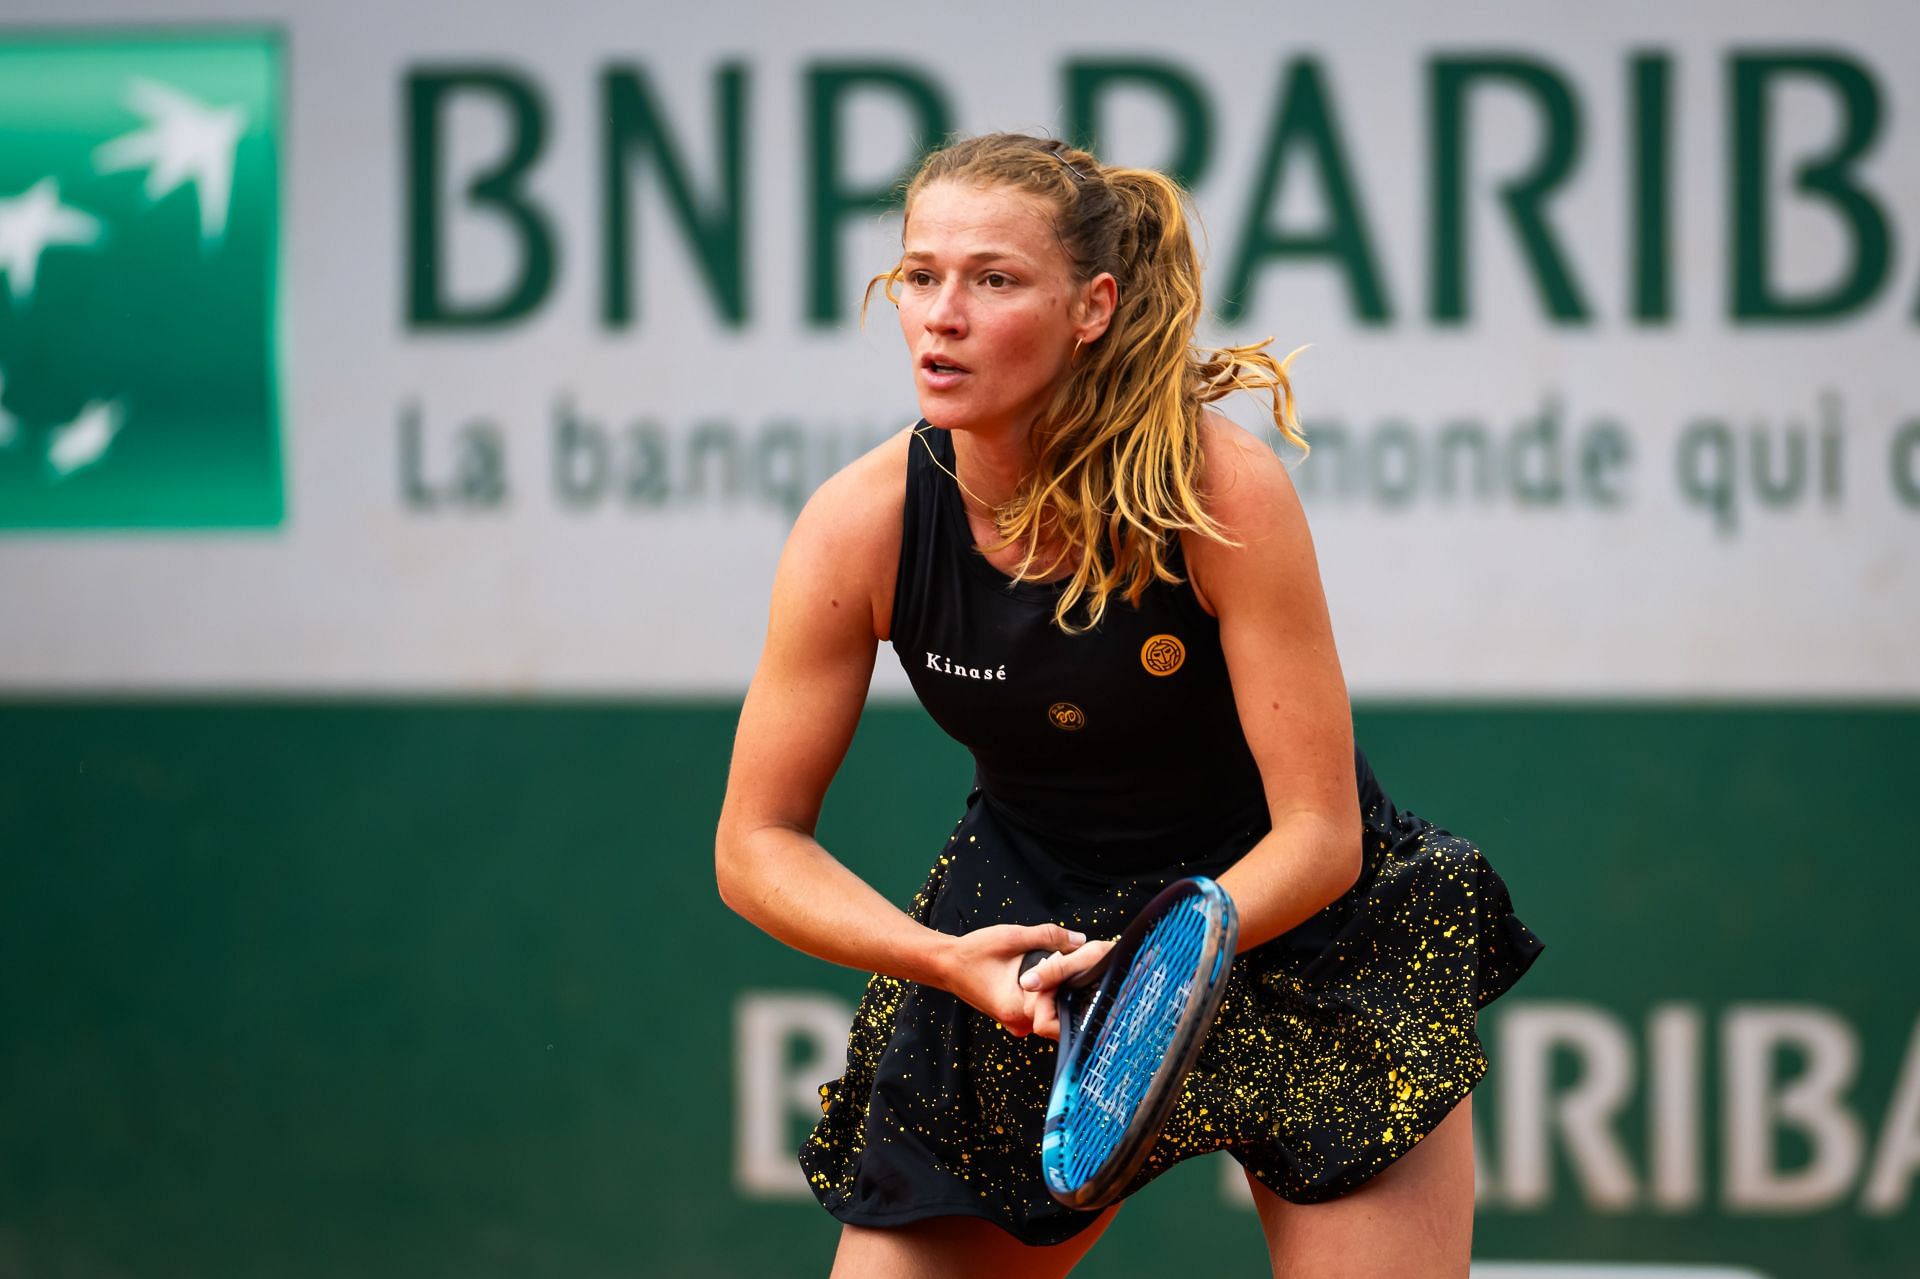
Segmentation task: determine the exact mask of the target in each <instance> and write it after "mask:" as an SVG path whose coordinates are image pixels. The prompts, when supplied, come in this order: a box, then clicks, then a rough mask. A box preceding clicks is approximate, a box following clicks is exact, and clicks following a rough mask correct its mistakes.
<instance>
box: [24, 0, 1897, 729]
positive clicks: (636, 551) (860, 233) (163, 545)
mask: <svg viewBox="0 0 1920 1279" xmlns="http://www.w3.org/2000/svg"><path fill="white" fill-rule="evenodd" d="M557 11H558V12H560V13H562V14H564V15H565V19H566V20H564V21H562V20H558V19H556V20H554V21H550V22H541V23H538V24H532V25H529V24H528V23H527V22H526V19H525V14H524V11H523V9H522V8H521V7H520V6H515V5H509V4H506V3H503V2H500V0H485V2H483V3H474V4H468V5H463V6H462V7H461V16H460V21H459V23H458V24H457V26H454V27H449V25H448V24H447V23H446V21H445V12H444V10H443V8H442V7H441V6H437V5H432V4H428V3H425V2H424V0H399V2H398V3H393V4H385V5H381V6H380V7H379V9H378V11H377V17H376V15H375V14H374V11H373V10H371V9H367V8H365V7H363V6H357V5H339V6H333V7H330V8H329V7H319V8H316V7H314V6H307V5H296V4H294V3H293V2H292V0H265V2H264V3H259V4H254V5H250V6H247V8H246V15H247V21H249V22H256V23H268V24H271V26H272V30H273V32H274V34H273V35H272V37H271V38H269V37H266V36H263V35H261V34H260V32H259V30H258V29H257V28H248V29H245V30H235V29H234V28H233V27H232V26H231V25H230V24H231V21H232V19H231V16H230V15H231V12H232V11H231V10H230V6H227V5H225V4H223V3H219V2H218V0H169V2H168V3H166V4H163V5H159V6H155V5H153V4H138V5H135V4H132V3H126V2H120V3H109V2H106V0H57V2H55V0H16V2H15V3H14V4H13V5H12V6H11V7H10V9H9V15H8V17H9V24H10V25H9V26H8V27H6V28H4V29H0V57H4V59H5V61H4V71H5V76H4V80H5V83H6V86H7V87H6V88H5V90H4V92H3V96H0V129H4V131H5V137H6V139H7V146H6V147H5V148H4V157H3V158H0V202H4V203H0V370H4V378H5V382H4V386H0V414H4V416H3V417H0V423H3V424H4V425H3V426H0V430H4V431H5V432H6V433H7V434H6V442H5V443H4V444H0V527H4V531H5V536H0V585H4V589H5V591H6V594H7V598H8V599H9V600H11V601H14V602H16V603H17V604H19V605H20V607H18V608H17V609H16V610H15V613H14V615H13V616H10V618H9V623H8V625H7V626H6V627H4V628H0V681H4V682H5V683H6V684H7V685H9V686H12V687H15V688H19V689H82V690H84V689H89V688H102V687H110V688H136V689H185V688H249V689H339V690H355V689H357V690H366V691H409V690H439V691H450V692H458V691H463V690H464V691H473V692H487V691H515V692H519V691H539V690H547V691H567V692H576V691H578V692H596V691H598V692H631V693H640V694H646V693H661V692H671V691H684V690H689V689H692V690H702V691H708V692H718V693H725V694H733V693H736V692H737V691H738V690H739V689H740V688H741V687H742V686H743V684H744V682H745V680H746V678H747V676H748V674H749V672H750V670H751V667H752V663H753V660H754V657H755V654H756V651H757V648H758V642H759V636H760V633H761V629H762V626H763V624H764V611H765V603H766V597H767V591H768V585H769V581H770V577H771V574H772V569H773V565H774V561H775V558H776V556H777V553H778V549H779V546H780V543H781V540H782V538H783V536H784V534H785V531H786V528H787V527H788V525H789V523H790V521H791V519H792V517H793V514H794V512H795V510H796V509H797V507H798V506H799V505H800V503H802V502H803V501H804V500H805V498H806V496H807V494H808V493H809V492H810V491H811V490H812V489H813V487H814V486H815V485H816V484H817V483H818V482H819V481H820V479H821V478H822V477H823V476H825V475H826V474H828V473H830V472H831V471H832V470H833V469H834V468H835V467H837V466H839V465H841V464H842V463H844V462H845V461H846V460H847V459H848V458H850V457H852V456H854V455H856V454H857V453H858V452H859V451H860V450H862V449H864V448H867V447H869V446H870V445H872V444H873V443H874V442H875V441H877V440H879V439H881V438H884V437H885V436H886V435H888V434H889V433H890V432H893V431H896V430H898V429H900V427H901V426H903V425H904V424H905V423H907V422H908V421H910V420H911V419H912V417H913V416H914V412H915V407H914V396H913V394H912V389H911V384H910V380H909V376H908V372H907V369H906V360H905V358H904V354H903V351H902V348H901V343H900V339H899V336H898V334H897V332H895V329H894V318H893V313H892V310H891V308H890V307H888V306H887V305H886V304H885V303H884V302H880V303H878V304H877V305H876V306H875V307H874V308H873V309H872V310H871V312H870V314H869V317H868V323H867V326H866V327H865V328H864V330H863V329H862V328H861V327H860V324H859V317H858V312H859V308H860V298H861V291H862V288H863V287H864V284H865V282H866V280H867V279H868V278H869V277H870V276H871V275H872V274H873V273H874V272H876V271H880V270H884V269H886V268H887V267H888V266H889V265H891V263H892V261H893V254H894V253H895V252H896V251H897V243H898V234H899V223H898V217H897V215H896V214H895V213H894V212H893V211H892V196H891V195H890V192H891V191H892V190H893V189H894V186H895V184H896V182H897V180H898V179H899V177H900V175H901V174H902V173H903V172H904V171H905V170H906V169H907V168H908V167H910V166H911V164H912V162H913V160H914V157H915V156H916V154H917V153H918V150H919V148H920V147H922V146H924V145H926V144H927V143H928V142H929V141H930V140H933V139H937V138H939V137H941V136H943V135H945V134H946V133H947V132H948V131H950V130H963V131H982V130H988V129H995V128H1015V129H1032V130H1047V131H1053V132H1057V133H1061V134H1065V135H1069V136H1076V137H1084V138H1088V139H1092V140H1095V141H1097V142H1098V143H1099V145H1100V148H1101V150H1102V152H1103V154H1105V155H1106V156H1107V157H1108V158H1110V159H1112V160H1114V161H1117V162H1125V163H1139V164H1153V165H1159V166H1165V167H1167V168H1169V169H1171V170H1173V171H1175V172H1177V173H1179V174H1180V175H1181V176H1183V177H1184V178H1185V179H1186V180H1187V181H1188V182H1189V183H1190V184H1191V186H1192V189H1193V191H1194V196H1195V204H1196V206H1197V209H1198V211H1199V213H1200V215H1201V217H1202V219H1203V221H1204V223H1205V226H1206V229H1207V240H1206V244H1207V248H1208V262H1209V268H1208V287H1209V290H1210V297H1211V299H1212V304H1213V307H1214V311H1215V318H1214V320H1213V321H1212V322H1210V323H1209V325H1208V328H1207V334H1208V335H1209V336H1210V337H1212V338H1219V339H1225V338H1229V337H1242V338H1244V337H1253V338H1259V337H1264V336H1267V335H1269V334H1272V335H1274V336H1275V337H1276V339H1277V342H1278V345H1279V347H1280V348H1281V349H1283V350H1285V349H1290V348H1292V347H1294V346H1296V345H1301V344H1311V349H1310V350H1309V351H1308V352H1307V353H1306V354H1304V355H1303V356H1302V357H1301V359H1300V360H1299V362H1298V364H1297V365H1296V371H1297V378H1298V384H1299V391H1300V396H1301V403H1302V407H1303V412H1304V415H1305V418H1306V421H1307V425H1308V427H1309V431H1310V435H1311V438H1312V439H1313V440H1314V441H1315V448H1314V452H1313V454H1312V455H1311V456H1310V457H1309V458H1307V459H1306V460H1304V461H1301V462H1298V464H1297V465H1296V466H1295V469H1294V476H1295V482H1296V484H1297V485H1298V487H1299V488H1300V490H1301V492H1302V494H1303V496H1304V498H1305V500H1306V502H1307V505H1308V508H1309V510H1310V513H1311V515H1312V517H1313V520H1314V523H1315V528H1316V533H1317V537H1318V545H1319V550H1320V557H1321V564H1322V569H1323V573H1324V576H1325V579H1326V582H1327V589H1328V594H1329V599H1330V603H1331V605H1332V608H1333V615H1334V619H1335V625H1336V629H1337V632H1338V637H1339V639H1340V642H1341V646H1342V652H1343V656H1344V658H1345V661H1346V664H1347V668H1348V672H1349V675H1350V678H1351V682H1352V686H1353V688H1354V689H1355V691H1356V692H1358V693H1359V694H1361V695H1362V696H1366V695H1375V696H1379V695H1417V696H1532V695H1563V694H1578V695H1584V694H1634V695H1644V696H1676V695H1679V696H1691V695H1710V696H1727V697H1758V698H1775V697H1784V698H1801V697H1812V696H1844V697H1848V698H1873V697H1882V696H1903V697H1911V696H1912V695H1913V694H1915V693H1916V691H1920V647H1916V646H1915V645H1914V644H1913V643H1912V642H1911V635H1912V634H1913V632H1914V630H1915V627H1916V624H1920V581H1917V580H1916V578H1915V574H1916V572H1920V568H1916V561H1915V557H1914V556H1913V555H1912V554H1911V553H1910V548H1911V547H1912V545H1913V544H1914V539H1915V537H1916V535H1917V534H1920V396H1916V394H1915V392H1914V390H1913V379H1912V377H1911V375H1910V372H1909V370H1908V367H1907V366H1908V365H1909V364H1910V363H1911V355H1912V352H1913V350H1914V343H1915V340H1916V335H1917V334H1920V251H1917V250H1916V247H1915V246H1916V245H1920V236H1916V235H1915V234H1914V228H1915V227H1916V226H1920V148H1916V147H1915V146H1914V145H1912V144H1913V136H1912V135H1913V132H1914V130H1915V127H1916V126H1915V125H1914V123H1913V121H1914V120H1915V119H1916V118H1920V113H1917V112H1916V110H1915V107H1916V106H1917V105H1920V104H1916V103H1915V102H1914V101H1913V100H1912V95H1913V89H1912V86H1911V84H1910V83H1909V80H1910V77H1908V76H1906V75H1905V68H1904V64H1903V63H1902V62H1901V61H1900V59H1899V57H1898V56H1897V51H1898V50H1901V49H1904V48H1907V47H1910V46H1911V45H1913V44H1914V42H1915V39H1916V38H1917V37H1920V10H1915V9H1914V8H1913V6H1911V5H1907V4H1902V3H1895V2H1893V0H1887V2H1885V3H1864V2H1860V3H1830V4H1821V5H1812V4H1807V5H1801V6H1777V5H1776V6H1766V7H1764V8H1756V7H1755V6H1751V5H1743V4H1737V3H1731V2H1728V3H1709V4H1695V5H1686V6H1674V5H1650V4H1630V5H1619V6H1614V7H1611V8H1608V9H1606V10H1605V11H1593V12H1584V13H1582V14H1580V15H1579V17H1578V19H1577V20H1572V19H1570V18H1569V15H1568V13H1567V12H1566V11H1564V10H1563V9H1561V8H1558V7H1553V8H1539V7H1536V8H1531V9H1528V8H1521V9H1517V10H1513V9H1509V10H1503V11H1498V12H1496V11H1493V10H1484V11H1474V12H1469V13H1453V12H1441V11H1439V10H1434V9H1432V8H1431V7H1429V6H1423V5H1416V4H1412V3H1399V4H1390V5H1386V6H1374V7H1371V8H1369V9H1368V11H1367V12H1366V13H1365V14H1364V15H1356V14H1354V13H1350V12H1347V11H1345V10H1339V9H1327V8H1325V7H1318V8H1316V7H1313V6H1284V7H1282V8H1280V9H1275V8H1274V6H1272V5H1270V4H1259V5H1256V4H1251V3H1239V2H1238V0H1235V2H1233V3H1225V4H1222V5H1220V6H1217V7H1216V9H1215V10H1214V11H1211V13H1210V20H1209V21H1207V22H1205V23H1177V24H1169V23H1168V21H1167V19H1166V14H1165V10H1164V7H1162V6H1156V5H1149V4H1144V3H1117V4H1098V5H1095V4H1091V3H1081V2H1079V0H1074V2H1069V3H1063V4H1059V5H1055V6H1050V7H1049V9H1048V13H1047V17H1048V21H1047V22H1046V23H1044V24H1036V23H1035V21H1034V17H1033V14H1032V11H1031V10H1030V8H1025V7H1018V6H1000V5H988V6H976V8H975V9H974V10H971V11H970V12H969V13H968V15H967V17H966V20H965V21H964V22H957V23H956V22H955V21H953V20H952V14H951V12H950V11H948V10H942V9H939V8H937V7H934V6H929V5H922V4H914V3H889V4H886V5H881V4H878V3H873V2H870V0H858V2H856V3H850V4H847V5H841V6H836V8H835V10H834V12H833V14H832V15H830V16H829V17H825V18H823V17H821V16H820V15H817V14H812V13H807V12H802V11H800V10H794V9H790V8H779V7H773V6H761V5H744V4H728V3H722V4H720V5H718V6H716V7H712V8H710V9H708V10H703V11H702V13H701V15H700V16H699V17H698V18H697V19H696V18H694V17H692V16H690V15H678V14H664V13H659V12H652V11H648V10H645V9H643V8H634V7H627V8H618V7H607V6H600V5H586V4H581V3H564V2H563V3H561V4H559V5H558V6H557ZM75 23H83V24H85V25H83V26H77V27H76V26H74V25H72V24H75ZM155 23H164V24H166V25H165V26H164V27H161V28H157V29H156V28H154V27H153V26H151V25H146V26H134V25H130V24H155ZM36 24H38V25H36ZM56 24H67V25H65V26H63V27H57V29H56ZM283 74H284V76H285V78H284V80H283V79H282V76H283ZM55 86H57V87H55ZM283 104H284V116H283V115H282V112H281V106H282V105H283ZM283 206H284V210H285V213H284V216H281V215H280V213H279V210H280V209H281V208H282V207H283ZM276 246H278V253H279V259H278V260H282V261H284V263H285V270H284V272H279V271H278V270H277V268H276ZM283 283H284V287H282V284H283ZM276 344H278V346H279V348H280V349H281V351H282V352H283V354H284V370H285V376H284V379H282V378H280V377H279V376H277V366H276V362H275V360H274V359H273V358H272V354H271V352H272V351H273V349H274V347H275V345H276ZM1229 407H1230V409H1231V411H1233V412H1235V413H1237V414H1239V415H1240V416H1241V417H1242V419H1243V420H1245V421H1247V422H1254V421H1255V420H1256V417H1257V414H1256V412H1255V409H1254V406H1251V405H1245V404H1243V405H1239V406H1237V407H1235V406H1229ZM277 434H278V435H283V436H284V439H285V442H286V446H287V447H286V451H285V459H284V462H283V461H282V460H281V456H280V453H279V450H278V446H277V444H276V438H277ZM282 492H284V515H282V498H281V494H282ZM236 526H237V528H238V530H243V531H236ZM155 529H159V530H162V532H163V535H161V536H155V535H154V534H153V532H151V531H149V530H155ZM78 530H84V531H85V533H86V535H85V536H78V537H76V536H73V534H74V532H75V531H78ZM882 686H883V687H884V688H886V689H888V690H893V691H897V690H899V689H900V688H901V687H902V682H901V681H900V679H899V677H898V675H897V674H894V673H891V672H889V673H888V674H885V675H883V676H882Z"/></svg>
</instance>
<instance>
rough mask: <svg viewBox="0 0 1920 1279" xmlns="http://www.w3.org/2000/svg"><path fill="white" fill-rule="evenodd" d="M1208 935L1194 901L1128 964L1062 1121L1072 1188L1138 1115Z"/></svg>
mask: <svg viewBox="0 0 1920 1279" xmlns="http://www.w3.org/2000/svg"><path fill="white" fill-rule="evenodd" d="M1207 933H1208V916H1207V911H1206V909H1205V907H1204V906H1203V904H1202V903H1201V902H1200V901H1199V900H1198V899H1197V898H1196V899H1193V900H1191V901H1189V902H1187V903H1185V904H1183V905H1182V906H1180V907H1178V908H1176V909H1174V910H1172V911H1169V912H1168V913H1167V915H1166V916H1164V917H1163V918H1162V919H1160V920H1159V921H1158V922H1157V923H1155V924H1154V926H1153V927H1152V928H1151V929H1150V930H1149V931H1148V933H1147V936H1146V938H1145V939H1144V940H1143V941H1142V943H1141V946H1140V951H1139V953H1138V954H1137V955H1136V956H1135V958H1134V960H1133V962H1132V963H1131V964H1129V965H1128V967H1127V972H1126V976H1125V978H1124V979H1123V981H1122V982H1121V985H1120V988H1119V990H1118V991H1117V992H1116V993H1115V994H1114V997H1113V1002H1112V1005H1111V1007H1110V1009H1109V1012H1108V1015H1107V1019H1106V1022H1105V1023H1104V1024H1103V1025H1102V1026H1101V1027H1100V1028H1099V1030H1098V1031H1097V1032H1096V1033H1095V1037H1094V1041H1093V1044H1092V1045H1091V1046H1090V1047H1089V1049H1088V1051H1087V1059H1086V1061H1087V1064H1086V1066H1085V1068H1084V1069H1083V1071H1082V1074H1081V1078H1080V1085H1079V1087H1078V1088H1077V1089H1076V1090H1075V1092H1074V1096H1073V1097H1072V1099H1071V1101H1070V1103H1069V1105H1068V1107H1067V1109H1066V1110H1065V1112H1064V1113H1063V1114H1062V1116H1061V1117H1062V1119H1063V1121H1064V1122H1063V1125H1062V1129H1061V1132H1060V1136H1061V1138H1062V1139H1063V1149H1062V1150H1061V1154H1062V1155H1063V1156H1064V1169H1063V1170H1064V1172H1065V1173H1066V1177H1067V1180H1068V1182H1069V1183H1070V1184H1075V1185H1078V1184H1084V1183H1085V1182H1086V1181H1087V1179H1088V1178H1089V1177H1090V1176H1092V1174H1093V1173H1094V1172H1095V1170H1097V1169H1098V1168H1099V1167H1100V1165H1101V1164H1102V1163H1103V1162H1105V1160H1106V1159H1107V1158H1108V1156H1109V1155H1110V1154H1112V1152H1113V1150H1114V1148H1115V1146H1117V1145H1118V1144H1119V1142H1120V1141H1121V1139H1122V1138H1123V1137H1124V1136H1125V1134H1126V1132H1127V1129H1128V1128H1129V1126H1130V1125H1131V1123H1132V1121H1133V1118H1134V1116H1135V1115H1136V1114H1137V1113H1138V1112H1139V1110H1140V1106H1141V1102H1142V1099H1143V1098H1144V1097H1145V1095H1146V1092H1147V1088H1148V1085H1149V1084H1151V1083H1152V1081H1153V1077H1154V1074H1155V1072H1156V1071H1157V1070H1158V1069H1159V1066H1160V1063H1161V1061H1162V1060H1163V1059H1164V1058H1165V1056H1166V1053H1167V1048H1168V1045H1169V1044H1170V1043H1171V1042H1172V1039H1173V1036H1174V1033H1175V1031H1176V1029H1177V1028H1178V1027H1179V1025H1180V1020H1181V1017H1182V1015H1183V1014H1184V1013H1185V1012H1186V1009H1187V1006H1188V1004H1189V1002H1190V1000H1191V997H1192V993H1193V983H1194V979H1195V976H1196V975H1197V973H1198V969H1199V964H1200V956H1201V954H1202V951H1203V950H1204V948H1205V945H1206V938H1207Z"/></svg>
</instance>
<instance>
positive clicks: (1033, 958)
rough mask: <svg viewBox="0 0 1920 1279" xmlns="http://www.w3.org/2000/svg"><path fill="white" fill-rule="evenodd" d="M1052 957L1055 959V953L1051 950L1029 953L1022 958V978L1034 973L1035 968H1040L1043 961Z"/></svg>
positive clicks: (1031, 951)
mask: <svg viewBox="0 0 1920 1279" xmlns="http://www.w3.org/2000/svg"><path fill="white" fill-rule="evenodd" d="M1052 957H1053V952H1052V951H1050V950H1030V951H1028V952H1027V953H1026V954H1025V955H1024V956H1022V957H1021V960H1020V975H1021V976H1022V977H1025V976H1026V975H1027V974H1028V973H1029V972H1031V971H1033V970H1034V969H1035V968H1038V967H1039V966H1040V961H1041V960H1043V959H1050V958H1052Z"/></svg>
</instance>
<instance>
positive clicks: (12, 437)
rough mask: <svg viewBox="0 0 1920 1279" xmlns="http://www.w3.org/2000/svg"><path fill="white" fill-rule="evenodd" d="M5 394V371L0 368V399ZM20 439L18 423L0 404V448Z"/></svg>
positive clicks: (10, 446)
mask: <svg viewBox="0 0 1920 1279" xmlns="http://www.w3.org/2000/svg"><path fill="white" fill-rule="evenodd" d="M6 396H7V371H6V370H5V369H0V400H4V399H6ZM19 439H20V424H19V423H18V422H16V421H14V420H13V414H11V413H9V412H7V410H6V407H5V406H4V405H0V449H10V448H12V447H13V446H14V444H16V443H17V442H18V441H19Z"/></svg>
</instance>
